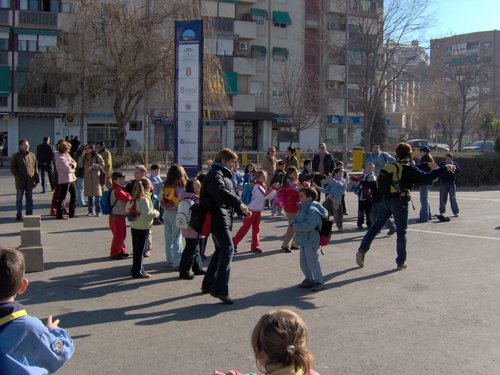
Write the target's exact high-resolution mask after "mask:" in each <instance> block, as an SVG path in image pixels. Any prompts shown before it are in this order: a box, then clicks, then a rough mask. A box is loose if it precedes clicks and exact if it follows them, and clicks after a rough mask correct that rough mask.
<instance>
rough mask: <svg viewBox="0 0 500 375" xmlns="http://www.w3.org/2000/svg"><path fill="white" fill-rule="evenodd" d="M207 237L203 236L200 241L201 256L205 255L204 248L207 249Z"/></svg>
mask: <svg viewBox="0 0 500 375" xmlns="http://www.w3.org/2000/svg"><path fill="white" fill-rule="evenodd" d="M207 241H208V237H204V238H203V239H202V240H201V243H200V255H201V256H202V257H203V256H204V255H205V250H207Z"/></svg>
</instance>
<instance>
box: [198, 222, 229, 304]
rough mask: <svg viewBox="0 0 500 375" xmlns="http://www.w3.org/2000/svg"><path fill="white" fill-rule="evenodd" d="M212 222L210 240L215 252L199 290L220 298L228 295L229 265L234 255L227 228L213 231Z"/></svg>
mask: <svg viewBox="0 0 500 375" xmlns="http://www.w3.org/2000/svg"><path fill="white" fill-rule="evenodd" d="M213 229H214V222H213V221H212V230H211V234H212V239H213V241H214V245H215V250H214V253H213V254H212V258H210V264H209V265H208V269H207V273H206V274H205V277H204V278H203V283H202V284H201V289H202V291H204V292H212V293H214V294H217V295H220V296H228V295H229V276H230V274H231V263H232V259H233V255H234V246H233V240H232V238H231V231H230V230H229V228H217V229H218V230H217V231H215V230H213Z"/></svg>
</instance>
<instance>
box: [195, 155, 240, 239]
mask: <svg viewBox="0 0 500 375" xmlns="http://www.w3.org/2000/svg"><path fill="white" fill-rule="evenodd" d="M231 177H232V173H231V171H230V170H229V169H227V168H226V167H225V166H224V165H223V164H221V163H217V162H216V163H213V164H212V168H211V169H210V170H209V171H208V173H207V175H206V176H205V180H204V181H203V184H202V186H201V192H200V204H201V205H202V206H204V207H206V208H207V210H208V211H209V212H210V213H211V214H212V226H211V232H215V231H221V230H225V229H228V228H229V229H231V227H232V224H233V223H232V221H233V220H232V216H233V212H238V213H241V209H240V205H241V199H240V197H239V196H238V195H236V193H235V192H234V190H233V183H232V181H231Z"/></svg>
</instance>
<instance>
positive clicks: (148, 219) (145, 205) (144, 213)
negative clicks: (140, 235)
mask: <svg viewBox="0 0 500 375" xmlns="http://www.w3.org/2000/svg"><path fill="white" fill-rule="evenodd" d="M134 204H135V211H136V212H137V217H136V218H135V220H133V221H131V222H130V228H133V229H141V230H146V229H149V228H151V226H152V225H153V219H154V218H155V217H158V216H160V213H159V212H158V211H156V210H155V209H154V207H153V202H152V201H151V198H150V197H149V194H148V195H144V196H143V197H141V198H140V199H139V200H138V201H137V202H136V201H130V202H128V203H127V205H126V208H125V210H127V211H129V209H130V208H131V206H132V205H134Z"/></svg>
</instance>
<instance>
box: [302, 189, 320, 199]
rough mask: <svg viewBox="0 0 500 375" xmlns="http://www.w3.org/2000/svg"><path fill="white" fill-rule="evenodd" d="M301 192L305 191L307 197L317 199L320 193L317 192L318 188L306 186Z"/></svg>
mask: <svg viewBox="0 0 500 375" xmlns="http://www.w3.org/2000/svg"><path fill="white" fill-rule="evenodd" d="M300 192H301V193H304V195H305V196H306V197H307V198H312V199H311V200H313V201H315V200H316V199H317V198H318V193H317V192H316V189H313V188H311V187H305V188H302V189H300Z"/></svg>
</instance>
